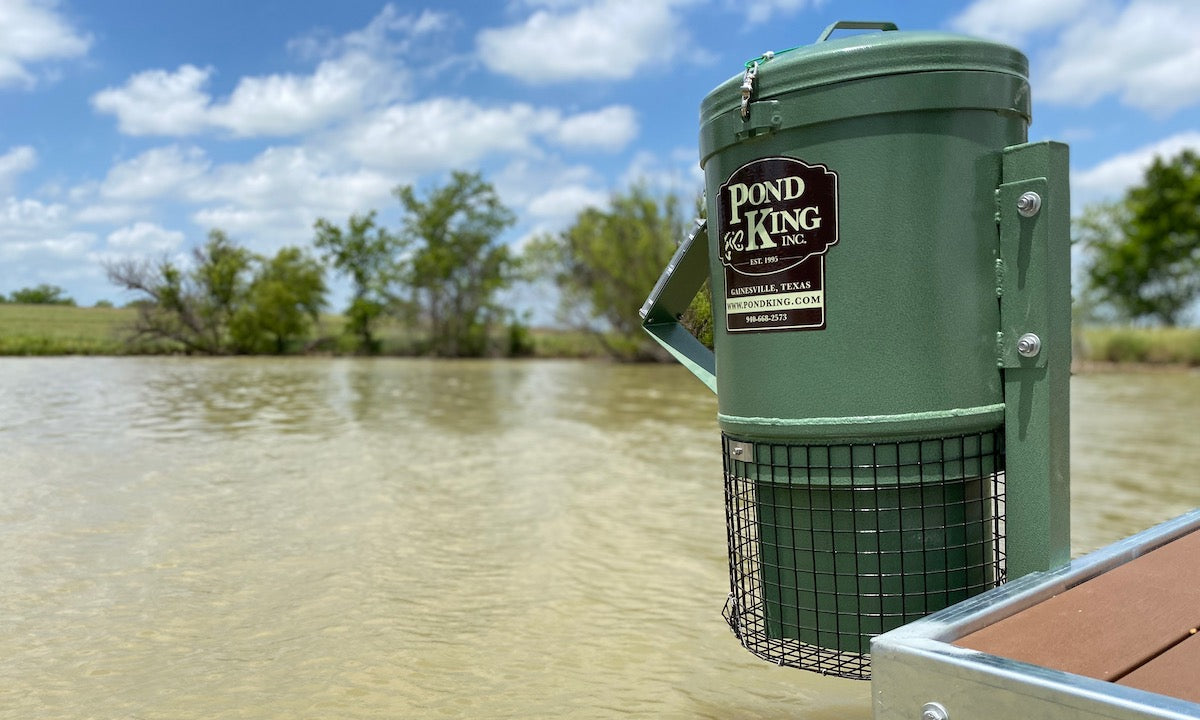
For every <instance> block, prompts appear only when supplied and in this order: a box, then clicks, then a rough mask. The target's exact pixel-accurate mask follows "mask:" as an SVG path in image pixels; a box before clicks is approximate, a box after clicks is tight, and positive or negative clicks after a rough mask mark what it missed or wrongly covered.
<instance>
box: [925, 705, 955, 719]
mask: <svg viewBox="0 0 1200 720" xmlns="http://www.w3.org/2000/svg"><path fill="white" fill-rule="evenodd" d="M921 720H950V714H949V713H947V712H946V708H944V707H942V704H941V703H936V702H927V703H925V707H923V708H921Z"/></svg>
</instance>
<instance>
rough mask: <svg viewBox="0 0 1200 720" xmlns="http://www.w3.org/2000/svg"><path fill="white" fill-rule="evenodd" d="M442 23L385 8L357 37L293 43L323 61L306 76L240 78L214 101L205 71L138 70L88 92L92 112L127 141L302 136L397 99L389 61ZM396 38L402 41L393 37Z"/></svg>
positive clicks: (398, 88)
mask: <svg viewBox="0 0 1200 720" xmlns="http://www.w3.org/2000/svg"><path fill="white" fill-rule="evenodd" d="M445 17H446V16H443V15H440V14H438V13H430V12H424V13H422V14H420V15H416V16H411V15H405V16H401V15H399V14H398V13H397V12H396V10H395V8H394V7H393V6H392V5H387V6H385V7H384V9H383V10H382V11H381V12H380V14H379V15H377V16H376V17H375V19H373V20H372V21H371V23H370V24H368V26H367V27H366V28H365V29H363V30H361V31H357V32H353V33H349V34H347V35H345V36H343V37H341V38H337V39H335V40H331V41H327V42H320V41H318V40H313V39H307V40H304V41H298V42H296V43H294V47H297V48H299V49H301V50H302V51H303V52H305V53H306V54H310V55H327V56H328V57H325V59H323V60H321V62H320V63H319V64H318V65H317V67H316V69H315V70H314V71H313V72H312V73H311V74H293V73H277V74H271V75H263V76H248V77H243V78H241V79H240V80H239V81H238V83H237V85H236V86H235V87H234V90H233V92H232V93H230V95H229V96H228V97H227V98H224V99H218V98H214V97H213V96H212V95H211V94H210V93H209V92H208V89H207V87H208V83H209V80H210V78H211V77H212V75H213V73H214V70H213V68H198V67H196V66H194V65H182V66H180V67H179V68H178V69H177V70H175V71H174V72H169V71H167V70H162V69H155V70H146V71H144V72H140V73H137V74H136V75H133V76H132V77H130V78H129V79H128V80H127V81H126V82H125V83H124V84H123V85H121V86H119V87H111V88H106V89H104V90H101V91H100V92H98V93H96V94H95V95H94V96H93V97H92V106H93V107H94V108H95V109H96V110H97V111H99V112H102V113H109V114H112V115H115V116H116V118H117V124H118V127H119V128H120V129H121V131H122V132H124V133H127V134H130V135H174V136H179V135H192V134H196V133H201V132H206V131H213V130H219V131H226V132H228V133H230V134H231V135H233V136H235V137H256V136H287V135H297V134H302V133H306V132H309V131H312V130H317V129H320V128H323V127H328V126H329V125H330V124H332V123H334V122H336V121H338V120H341V119H344V118H347V117H352V116H354V115H356V114H358V113H360V112H361V111H363V110H364V109H367V108H371V107H379V106H381V105H385V104H387V103H390V102H393V101H395V100H397V99H400V98H402V97H403V96H404V95H405V91H406V88H407V86H408V85H409V84H410V82H409V76H408V72H407V70H405V69H404V67H403V66H402V64H401V63H400V62H399V61H398V60H397V59H396V55H397V54H398V53H400V52H402V51H404V49H405V48H407V47H408V42H409V40H410V39H411V38H412V37H415V36H421V35H426V34H429V33H432V32H434V31H436V30H438V29H440V28H442V27H443V26H444V25H445V23H446V20H445ZM399 32H402V33H406V36H405V37H401V38H395V37H393V35H394V34H395V33H399Z"/></svg>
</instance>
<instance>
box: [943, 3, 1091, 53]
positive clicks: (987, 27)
mask: <svg viewBox="0 0 1200 720" xmlns="http://www.w3.org/2000/svg"><path fill="white" fill-rule="evenodd" d="M1089 4H1090V5H1093V6H1094V5H1095V4H1096V0H976V2H973V3H971V5H969V6H968V7H967V8H966V9H965V10H963V11H962V12H961V13H959V14H958V15H956V16H955V17H954V18H952V19H951V20H950V23H949V24H950V27H951V28H953V29H954V30H957V31H958V32H962V33H966V34H967V35H976V36H978V37H985V38H988V39H991V40H996V41H997V42H1002V43H1008V44H1010V45H1019V44H1021V43H1022V42H1023V41H1024V40H1025V39H1026V38H1027V37H1028V36H1029V35H1031V34H1033V33H1035V32H1037V31H1039V30H1045V29H1049V28H1056V27H1059V26H1060V25H1062V24H1064V23H1066V22H1068V21H1072V20H1075V19H1076V18H1079V17H1080V15H1081V14H1083V12H1084V10H1085V9H1086V8H1087V7H1088V6H1089Z"/></svg>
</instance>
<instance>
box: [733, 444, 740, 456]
mask: <svg viewBox="0 0 1200 720" xmlns="http://www.w3.org/2000/svg"><path fill="white" fill-rule="evenodd" d="M733 454H734V455H741V454H742V447H741V446H740V445H739V446H737V447H735V448H734V449H733Z"/></svg>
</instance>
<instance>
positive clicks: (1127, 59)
mask: <svg viewBox="0 0 1200 720" xmlns="http://www.w3.org/2000/svg"><path fill="white" fill-rule="evenodd" d="M1197 28H1200V3H1197V2H1195V1H1194V0H1133V1H1132V2H1130V3H1129V4H1128V5H1126V6H1125V7H1124V8H1123V9H1121V10H1119V11H1116V10H1112V9H1107V10H1106V9H1104V8H1102V7H1101V8H1096V9H1095V10H1093V11H1091V12H1088V13H1086V14H1085V15H1083V16H1081V17H1079V18H1077V19H1076V20H1075V21H1074V22H1072V23H1071V24H1070V25H1069V26H1068V27H1067V29H1066V30H1065V32H1064V33H1063V35H1062V38H1061V40H1060V42H1059V44H1058V46H1057V47H1056V48H1055V49H1054V50H1053V51H1052V52H1051V53H1050V55H1049V57H1048V61H1047V63H1046V66H1047V72H1046V75H1045V77H1044V79H1043V81H1042V82H1041V84H1040V86H1039V87H1038V89H1037V90H1038V92H1039V96H1040V97H1041V98H1042V99H1044V100H1049V101H1054V102H1062V103H1069V104H1075V105H1089V104H1091V103H1093V102H1095V101H1097V100H1099V99H1100V98H1101V97H1104V96H1105V95H1109V94H1113V95H1116V96H1118V97H1119V98H1120V100H1121V102H1122V103H1123V104H1125V105H1128V106H1130V107H1135V108H1138V109H1141V110H1145V111H1148V112H1152V113H1156V114H1168V113H1171V112H1173V111H1175V110H1179V109H1180V108H1184V107H1187V106H1189V105H1193V104H1195V103H1196V102H1198V101H1200V71H1198V69H1200V41H1198V40H1197V36H1196V31H1197Z"/></svg>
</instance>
